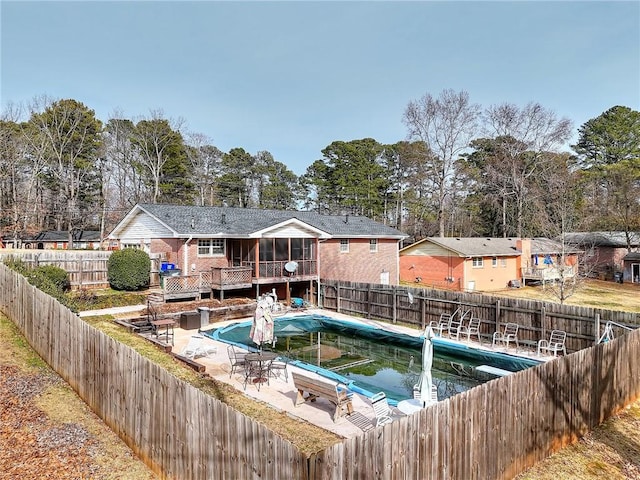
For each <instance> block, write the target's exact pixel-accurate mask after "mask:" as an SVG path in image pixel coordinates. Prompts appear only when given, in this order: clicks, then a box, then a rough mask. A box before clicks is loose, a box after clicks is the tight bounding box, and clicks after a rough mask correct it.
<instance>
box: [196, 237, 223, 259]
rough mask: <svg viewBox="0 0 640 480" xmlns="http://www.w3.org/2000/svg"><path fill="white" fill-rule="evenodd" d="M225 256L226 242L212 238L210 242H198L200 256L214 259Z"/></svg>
mask: <svg viewBox="0 0 640 480" xmlns="http://www.w3.org/2000/svg"><path fill="white" fill-rule="evenodd" d="M218 255H224V240H223V239H221V238H212V239H209V240H198V256H199V257H213V256H218Z"/></svg>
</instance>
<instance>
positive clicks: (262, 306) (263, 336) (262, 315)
mask: <svg viewBox="0 0 640 480" xmlns="http://www.w3.org/2000/svg"><path fill="white" fill-rule="evenodd" d="M249 336H250V337H251V340H252V341H253V343H255V344H256V345H258V346H259V347H260V346H262V345H263V344H265V343H272V342H273V317H272V316H271V309H270V308H269V305H268V304H267V303H266V302H259V303H258V306H257V307H256V311H255V314H254V315H253V323H252V324H251V331H250V332H249Z"/></svg>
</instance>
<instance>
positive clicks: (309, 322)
mask: <svg viewBox="0 0 640 480" xmlns="http://www.w3.org/2000/svg"><path fill="white" fill-rule="evenodd" d="M250 330H251V321H247V322H241V323H234V324H232V325H229V326H227V327H223V328H219V329H215V330H210V331H204V332H203V333H204V334H206V335H209V336H210V337H211V338H213V339H214V340H219V341H222V342H225V343H229V344H234V345H237V346H239V347H241V348H245V349H249V350H255V349H256V348H255V344H254V343H253V342H252V341H251V339H250V338H249V332H250ZM274 334H275V337H276V338H277V341H276V343H275V345H273V348H271V349H272V350H274V351H276V352H278V353H279V354H280V355H281V356H282V357H287V358H288V359H289V361H290V362H291V364H293V365H296V366H299V367H301V368H304V369H307V370H311V371H314V372H317V373H319V374H320V375H323V376H325V377H329V378H332V379H335V380H337V381H339V382H343V383H345V384H347V385H348V386H349V388H350V389H351V390H353V391H355V392H358V393H361V394H363V395H366V396H368V397H370V396H371V395H373V394H374V393H376V392H379V391H384V392H385V393H386V395H387V397H388V399H389V403H391V404H395V403H397V402H398V401H400V400H403V399H406V398H411V397H412V395H413V385H414V384H415V383H416V382H417V380H418V376H419V374H420V368H421V364H422V359H421V355H422V344H423V340H424V337H415V336H412V335H407V334H402V333H396V332H390V331H388V330H385V329H383V328H378V327H373V326H369V325H364V324H362V323H357V322H351V321H346V320H338V319H335V318H331V317H327V316H323V315H315V314H314V315H302V316H285V317H279V318H276V319H275V321H274ZM433 347H434V358H433V368H432V376H433V382H434V384H435V385H436V386H437V387H438V398H439V399H440V400H443V399H445V398H448V397H450V396H453V395H456V394H458V393H461V392H463V391H465V390H469V389H470V388H473V387H475V386H477V385H480V384H481V383H484V382H486V381H489V380H492V379H494V378H496V375H494V374H491V373H488V372H487V371H486V370H489V371H491V369H492V368H493V369H499V370H502V371H504V370H506V371H509V372H516V371H519V370H523V369H525V368H529V367H532V366H535V365H538V364H539V363H540V362H538V361H536V360H533V359H527V358H522V357H517V356H514V355H509V354H505V353H501V352H492V351H487V350H483V349H478V348H473V347H472V346H469V345H466V344H464V343H462V342H454V341H451V340H448V339H444V338H434V339H433ZM480 366H482V367H481V368H480V369H478V367H480ZM487 366H489V367H490V368H486V367H487ZM483 370H484V371H483Z"/></svg>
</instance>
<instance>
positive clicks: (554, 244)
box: [531, 237, 580, 255]
mask: <svg viewBox="0 0 640 480" xmlns="http://www.w3.org/2000/svg"><path fill="white" fill-rule="evenodd" d="M579 252H580V250H578V249H576V248H573V247H572V246H569V245H567V244H565V245H564V253H565V254H568V253H579ZM562 253H563V248H562V242H558V241H557V240H552V239H550V238H541V237H538V238H532V239H531V254H532V255H553V254H557V255H559V254H562Z"/></svg>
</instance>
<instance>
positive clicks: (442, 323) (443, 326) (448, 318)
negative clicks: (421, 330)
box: [429, 308, 460, 337]
mask: <svg viewBox="0 0 640 480" xmlns="http://www.w3.org/2000/svg"><path fill="white" fill-rule="evenodd" d="M459 312H460V308H457V309H456V310H455V311H454V312H453V313H441V314H440V320H438V321H437V322H436V321H435V320H432V321H431V322H429V326H430V327H431V328H432V329H433V332H434V333H435V334H437V335H438V336H439V337H441V336H442V335H443V334H444V333H445V332H447V333H449V328H450V326H451V322H452V321H453V319H454V318H456V316H457V315H458V313H459Z"/></svg>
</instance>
